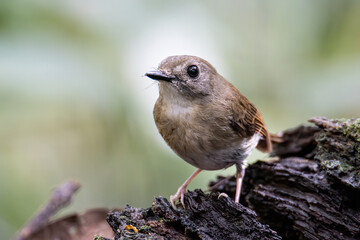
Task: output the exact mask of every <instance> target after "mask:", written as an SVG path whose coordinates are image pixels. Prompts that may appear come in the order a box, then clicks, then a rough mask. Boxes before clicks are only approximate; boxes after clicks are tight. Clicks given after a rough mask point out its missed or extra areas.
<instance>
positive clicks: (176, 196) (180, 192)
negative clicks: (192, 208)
mask: <svg viewBox="0 0 360 240" xmlns="http://www.w3.org/2000/svg"><path fill="white" fill-rule="evenodd" d="M200 172H201V169H200V168H199V169H197V170H196V171H195V172H194V173H193V174H191V176H190V177H189V178H188V179H187V180H186V181H185V182H184V184H183V185H181V186H180V187H179V189H178V190H177V192H176V193H175V194H174V195H171V196H170V203H171V205H172V206H173V208H175V202H176V201H177V200H178V199H179V198H180V202H181V204H182V205H183V206H184V195H185V193H186V188H187V186H188V185H189V183H190V182H191V181H192V180H193V179H194V178H195V177H196V175H198V174H199V173H200Z"/></svg>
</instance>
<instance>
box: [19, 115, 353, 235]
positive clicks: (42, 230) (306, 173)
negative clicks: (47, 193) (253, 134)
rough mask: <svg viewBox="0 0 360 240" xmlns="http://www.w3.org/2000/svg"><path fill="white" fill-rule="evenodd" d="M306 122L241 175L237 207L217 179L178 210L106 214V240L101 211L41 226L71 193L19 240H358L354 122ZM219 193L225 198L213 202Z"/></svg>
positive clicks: (161, 204)
mask: <svg viewBox="0 0 360 240" xmlns="http://www.w3.org/2000/svg"><path fill="white" fill-rule="evenodd" d="M310 122H312V123H314V124H315V125H311V126H300V127H297V128H295V129H291V130H288V131H285V132H283V133H282V136H281V140H282V141H281V142H279V143H276V144H274V151H273V152H272V154H271V156H272V161H267V162H257V163H255V164H253V165H251V166H249V167H248V168H247V170H246V174H245V179H244V183H243V191H242V194H241V204H235V203H234V202H233V200H232V199H233V196H234V193H235V186H236V183H235V178H234V177H226V178H225V177H218V179H217V181H216V182H213V183H210V186H211V188H210V189H211V190H212V191H213V192H212V193H210V194H204V193H203V192H202V191H201V190H195V191H193V192H188V193H187V194H186V196H185V207H184V208H182V207H180V208H179V209H177V210H175V209H173V208H172V207H171V205H170V204H169V202H168V201H167V200H166V199H165V198H163V197H158V198H155V199H154V202H153V205H152V207H151V208H148V209H141V208H134V207H131V206H127V207H126V208H125V209H124V210H123V211H112V212H110V213H109V214H108V215H107V222H108V223H109V225H110V226H111V229H112V231H113V232H114V234H112V233H111V229H109V228H108V226H107V225H106V224H105V221H104V220H105V219H104V218H105V210H98V211H94V210H90V211H89V212H87V213H85V214H83V215H81V216H77V215H74V216H70V217H67V218H64V219H62V220H57V221H55V222H48V219H49V216H51V214H52V213H53V212H55V211H56V210H57V209H59V208H60V207H62V206H64V204H63V203H67V202H68V201H70V200H68V199H71V196H72V194H73V192H74V191H71V192H69V193H70V194H68V193H67V194H65V195H64V196H66V197H64V198H63V197H60V196H63V195H61V194H60V195H59V194H55V195H54V196H53V197H52V198H51V201H50V202H49V203H48V205H49V206H50V207H45V208H44V210H43V211H40V213H39V214H38V216H45V217H35V218H34V219H33V220H32V221H31V222H30V223H29V224H28V225H27V226H26V227H25V228H24V230H23V231H21V232H20V234H19V237H21V238H19V239H55V238H56V239H89V238H92V237H91V236H94V232H95V233H98V234H99V236H96V237H95V239H96V240H110V239H108V238H106V237H102V236H107V237H109V236H110V237H114V238H113V239H115V240H117V239H291V240H296V239H357V240H359V239H360V119H349V120H327V119H325V118H314V119H311V120H310ZM274 160H276V161H274ZM61 189H62V188H61ZM64 189H66V188H64ZM219 192H224V193H226V194H228V195H229V196H230V197H226V196H221V197H219ZM65 193H66V191H65ZM54 199H55V200H54ZM64 199H65V201H64ZM58 200H59V201H58ZM60 200H61V201H60ZM58 202H59V204H54V203H58ZM52 206H55V207H52ZM39 219H40V220H41V221H38V220H39ZM44 224H45V225H44ZM29 229H30V230H29ZM109 231H110V232H109ZM100 235H101V236H100Z"/></svg>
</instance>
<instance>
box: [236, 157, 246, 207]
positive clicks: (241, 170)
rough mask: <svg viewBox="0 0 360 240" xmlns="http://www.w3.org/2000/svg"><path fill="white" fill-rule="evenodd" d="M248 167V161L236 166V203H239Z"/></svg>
mask: <svg viewBox="0 0 360 240" xmlns="http://www.w3.org/2000/svg"><path fill="white" fill-rule="evenodd" d="M246 167H247V163H246V161H244V162H243V163H242V164H239V165H236V192H235V202H236V203H238V202H239V200H240V193H241V185H242V182H243V179H244V176H245V168H246Z"/></svg>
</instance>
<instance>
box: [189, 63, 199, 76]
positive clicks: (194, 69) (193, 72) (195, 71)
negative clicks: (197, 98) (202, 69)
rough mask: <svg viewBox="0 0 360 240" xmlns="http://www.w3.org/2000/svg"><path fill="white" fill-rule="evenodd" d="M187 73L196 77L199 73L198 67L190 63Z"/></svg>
mask: <svg viewBox="0 0 360 240" xmlns="http://www.w3.org/2000/svg"><path fill="white" fill-rule="evenodd" d="M187 73H188V74H189V76H190V77H192V78H196V77H197V76H198V75H199V68H198V67H197V66H195V65H191V66H189V67H188V69H187Z"/></svg>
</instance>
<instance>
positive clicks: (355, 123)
mask: <svg viewBox="0 0 360 240" xmlns="http://www.w3.org/2000/svg"><path fill="white" fill-rule="evenodd" d="M341 125H342V126H341V128H342V133H343V134H344V135H345V136H346V137H351V138H352V139H354V140H355V141H357V142H360V119H359V118H352V119H348V120H344V121H341Z"/></svg>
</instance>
